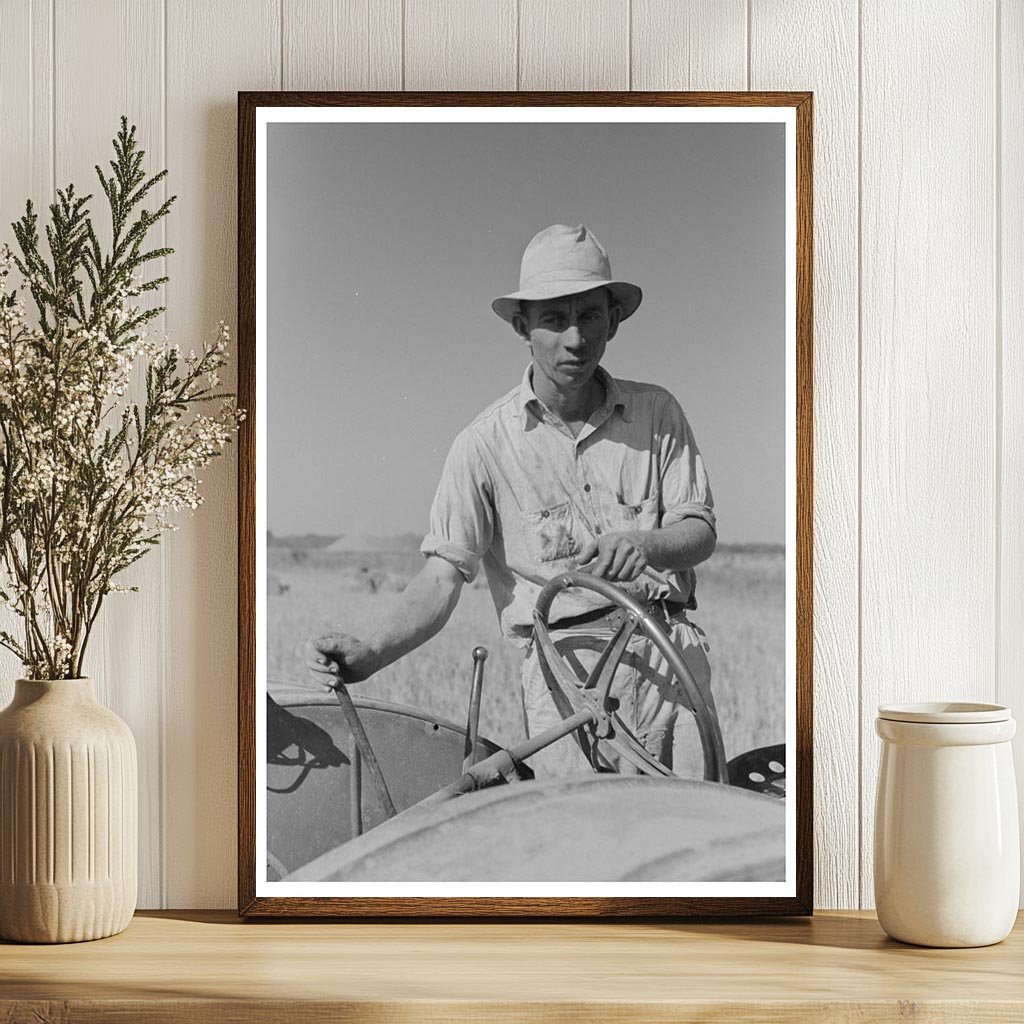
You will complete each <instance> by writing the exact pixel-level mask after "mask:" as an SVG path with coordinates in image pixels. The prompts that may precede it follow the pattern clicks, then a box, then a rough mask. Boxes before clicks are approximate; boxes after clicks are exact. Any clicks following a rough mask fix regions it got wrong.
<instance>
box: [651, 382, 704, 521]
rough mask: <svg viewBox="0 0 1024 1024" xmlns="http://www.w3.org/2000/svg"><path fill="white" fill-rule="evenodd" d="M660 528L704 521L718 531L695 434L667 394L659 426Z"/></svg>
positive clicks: (678, 407) (677, 405)
mask: <svg viewBox="0 0 1024 1024" xmlns="http://www.w3.org/2000/svg"><path fill="white" fill-rule="evenodd" d="M658 435H659V439H660V451H659V455H660V459H659V462H660V472H661V525H662V526H663V527H665V526H672V525H673V524H675V523H681V522H682V521H683V520H684V519H703V520H704V522H706V523H707V524H708V526H710V527H711V529H712V530H714V531H715V533H716V535H717V527H716V524H715V511H714V508H715V502H714V498H713V497H712V495H711V485H710V484H709V482H708V474H707V470H706V469H705V467H704V459H703V458H702V457H701V454H700V449H698V447H697V442H696V441H695V440H694V438H693V431H692V430H691V429H690V424H689V423H688V422H687V420H686V416H685V415H684V413H683V410H682V408H681V407H680V405H679V403H678V402H677V401H676V400H675V398H673V397H672V395H670V394H668V393H667V392H666V393H665V402H664V405H663V406H662V408H661V415H660V419H659V424H658Z"/></svg>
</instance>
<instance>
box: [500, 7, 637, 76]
mask: <svg viewBox="0 0 1024 1024" xmlns="http://www.w3.org/2000/svg"><path fill="white" fill-rule="evenodd" d="M629 35H630V16H629V2H628V0H519V87H520V88H521V89H591V90H600V89H628V88H630V83H629V77H630V76H629V56H630V55H629V50H630V47H629Z"/></svg>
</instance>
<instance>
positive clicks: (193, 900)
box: [164, 0, 281, 907]
mask: <svg viewBox="0 0 1024 1024" xmlns="http://www.w3.org/2000/svg"><path fill="white" fill-rule="evenodd" d="M280 55H281V37H280V11H279V8H278V4H277V3H276V2H275V0H259V2H254V0H231V2H229V0H220V2H218V3H215V4H210V3H205V2H203V0H168V8H167V151H168V163H169V165H170V169H171V183H170V188H171V189H172V191H174V192H176V193H177V194H178V196H179V200H178V203H177V205H176V207H175V209H174V211H173V212H172V214H171V218H170V220H169V223H168V229H167V231H168V240H169V242H170V244H172V245H173V246H175V248H176V249H177V255H176V256H174V257H172V258H171V261H170V262H171V271H170V272H171V282H170V285H169V286H168V306H169V313H168V324H169V330H170V334H171V337H172V339H174V340H176V341H178V342H179V343H180V344H181V345H182V346H184V347H192V346H194V345H196V344H197V343H198V342H200V341H203V340H208V339H211V338H213V337H214V334H215V331H216V328H217V321H218V320H221V319H223V320H226V321H227V322H228V323H230V324H232V325H234V324H235V322H236V276H237V275H236V264H235V260H236V243H235V239H236V229H237V224H236V219H235V213H236V204H235V188H236V166H235V160H236V131H235V124H236V116H237V112H236V102H237V101H236V93H237V92H238V91H239V90H260V89H276V88H278V87H279V85H280V82H281V64H280ZM228 371H229V372H227V373H225V374H224V375H223V376H224V377H225V379H226V381H227V382H228V383H229V385H230V384H233V383H234V376H235V374H234V369H233V366H232V367H229V368H228ZM235 453H236V446H235V445H230V446H229V447H228V453H227V456H226V457H222V458H220V459H218V460H217V462H216V463H214V464H213V465H212V466H210V467H209V468H208V469H207V470H206V472H204V473H203V487H202V488H201V490H202V492H203V494H204V495H205V504H204V505H202V506H201V507H200V508H199V509H198V511H197V512H196V513H195V515H194V517H193V518H191V519H188V520H186V521H185V522H184V525H183V526H182V528H181V530H180V531H179V532H178V533H176V534H173V535H172V536H171V538H170V539H169V542H168V547H167V622H166V626H165V631H164V645H165V650H166V655H167V680H168V692H167V716H166V721H167V725H166V735H165V743H166V747H167V774H166V777H165V792H166V797H165V801H166V824H167V834H168V837H169V841H168V854H167V865H166V876H167V894H166V898H167V905H168V906H171V907H185V906H188V907H229V906H233V905H234V903H235V866H236V851H235V821H236V803H237V802H236V791H235V779H236V765H237V755H236V748H235V714H236V707H237V702H236V693H237V676H236V635H237V632H236V630H237V580H238V554H237V548H236V544H237V530H236V526H235V522H236V520H235V514H236V487H235V479H236V472H237V463H236V456H235Z"/></svg>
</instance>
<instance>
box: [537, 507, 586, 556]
mask: <svg viewBox="0 0 1024 1024" xmlns="http://www.w3.org/2000/svg"><path fill="white" fill-rule="evenodd" d="M522 520H523V524H522V525H523V533H524V535H525V540H526V546H527V548H528V552H529V555H530V557H532V558H533V560H534V561H536V562H557V561H559V560H560V559H565V558H572V556H573V555H578V554H579V553H580V551H581V550H582V545H581V544H580V542H579V540H577V538H576V536H575V529H574V526H575V515H574V513H573V509H572V505H571V504H570V503H569V502H567V501H566V502H563V503H562V504H561V505H553V506H552V507H551V508H543V509H539V510H538V511H536V512H523V513H522Z"/></svg>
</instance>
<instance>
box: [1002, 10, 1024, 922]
mask: <svg viewBox="0 0 1024 1024" xmlns="http://www.w3.org/2000/svg"><path fill="white" fill-rule="evenodd" d="M1001 9H1002V24H1001V26H1000V37H1001V38H1000V43H1001V47H1000V50H1001V71H1002V75H1001V85H1002V90H1001V95H1000V97H999V98H1000V101H1001V104H1000V110H999V114H1000V118H999V119H1000V122H1001V126H1002V139H1001V143H1000V149H999V152H1000V154H1001V162H1000V167H999V173H998V180H999V183H1000V184H1001V186H1002V188H1001V195H1000V211H999V213H1000V223H1001V232H1000V237H999V238H998V242H999V246H1000V250H999V255H1000V263H1001V267H1000V269H1001V273H1000V279H1001V282H1002V289H1001V294H1000V295H999V296H998V298H1000V299H1001V308H999V309H998V310H997V313H998V315H999V320H1000V326H1001V333H1002V374H1001V380H1002V413H1003V418H1002V429H1001V431H1000V435H1001V441H1002V510H1001V524H1002V543H1001V551H1002V564H1001V566H1000V602H999V610H1000V623H999V639H1000V647H999V673H998V677H997V683H998V689H997V691H996V700H998V701H1000V702H1001V703H1003V704H1009V705H1010V707H1011V708H1013V709H1014V710H1015V712H1016V714H1015V717H1016V719H1017V721H1018V722H1021V721H1022V720H1024V4H1020V3H1008V2H1004V3H1003V4H1001ZM1014 753H1015V755H1016V764H1017V788H1018V793H1019V795H1020V797H1021V801H1022V807H1021V810H1022V814H1021V821H1022V822H1024V741H1022V740H1021V739H1020V738H1018V739H1017V740H1016V741H1015V743H1014ZM1022 897H1024V889H1022ZM1022 905H1024V904H1022Z"/></svg>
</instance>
